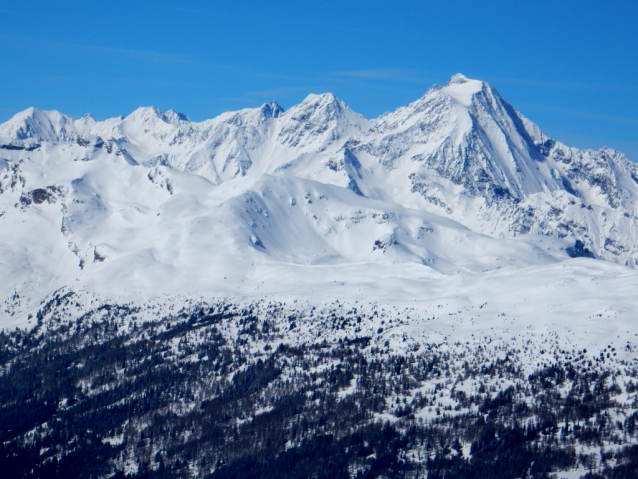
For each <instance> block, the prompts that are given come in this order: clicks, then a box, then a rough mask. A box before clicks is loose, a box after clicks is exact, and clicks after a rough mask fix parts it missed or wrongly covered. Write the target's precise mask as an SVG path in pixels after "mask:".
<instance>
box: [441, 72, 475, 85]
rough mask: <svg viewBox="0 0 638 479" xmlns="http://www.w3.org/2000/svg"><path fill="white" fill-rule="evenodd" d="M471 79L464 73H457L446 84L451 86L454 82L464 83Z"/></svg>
mask: <svg viewBox="0 0 638 479" xmlns="http://www.w3.org/2000/svg"><path fill="white" fill-rule="evenodd" d="M469 81H470V79H469V78H468V77H466V76H465V75H463V74H462V73H457V74H456V75H452V76H451V77H450V79H449V80H448V82H447V83H446V84H445V86H450V85H454V84H462V83H467V82H469Z"/></svg>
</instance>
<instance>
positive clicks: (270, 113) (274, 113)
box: [261, 100, 285, 118]
mask: <svg viewBox="0 0 638 479" xmlns="http://www.w3.org/2000/svg"><path fill="white" fill-rule="evenodd" d="M284 111H285V110H284V109H283V107H282V106H281V105H279V103H277V102H276V101H274V100H273V101H269V102H268V103H264V104H263V105H262V106H261V112H262V113H263V115H264V118H277V117H278V116H279V115H281V114H282V113H283V112H284Z"/></svg>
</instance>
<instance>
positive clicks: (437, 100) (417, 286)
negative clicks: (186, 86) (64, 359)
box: [0, 74, 638, 356]
mask: <svg viewBox="0 0 638 479" xmlns="http://www.w3.org/2000/svg"><path fill="white" fill-rule="evenodd" d="M637 202H638V170H637V169H636V166H635V165H634V164H632V163H630V162H629V161H628V160H627V159H626V158H625V157H624V155H622V154H621V153H618V152H615V151H613V150H610V149H606V148H605V149H602V150H600V151H592V150H578V149H575V148H569V147H567V146H565V145H562V144H561V143H559V142H556V141H554V140H551V139H549V138H547V137H546V136H544V135H543V134H542V133H541V132H540V130H539V128H538V127H537V126H536V125H534V124H533V123H531V122H530V121H529V120H527V119H526V118H525V117H524V116H523V115H522V114H520V113H519V112H517V111H516V110H515V109H514V108H513V107H511V106H510V105H509V104H507V103H506V102H505V101H503V100H502V99H501V97H500V96H499V95H498V93H497V92H496V90H494V89H493V88H492V87H491V86H490V85H488V84H487V83H485V82H481V81H478V80H469V79H467V78H465V77H464V76H463V75H460V74H459V75H455V76H454V77H452V78H451V79H450V81H449V82H448V84H447V85H445V86H444V87H438V86H433V87H432V88H431V89H430V90H428V92H427V93H426V94H425V95H424V96H423V97H422V98H420V99H418V100H417V101H415V102H413V103H411V104H409V105H407V106H405V107H402V108H399V109H397V110H395V111H393V112H389V113H386V114H384V115H382V116H381V117H379V118H377V119H374V120H367V119H365V118H363V117H362V116H361V115H358V114H357V113H355V112H353V111H352V110H351V109H350V108H348V107H347V106H346V105H345V104H344V103H343V102H342V101H340V100H338V99H336V98H335V97H334V96H333V95H332V94H323V95H310V96H308V97H307V98H306V99H305V100H304V101H303V102H302V103H301V104H299V105H296V106H293V107H292V108H290V109H289V110H287V111H284V110H283V109H282V108H281V107H280V106H279V105H277V104H276V103H275V102H271V103H267V104H265V105H263V106H262V107H260V108H256V109H244V110H240V111H238V112H227V113H224V114H222V115H220V116H219V117H217V118H213V119H211V120H206V121H203V122H200V123H196V122H192V121H190V120H189V119H188V117H186V116H185V115H183V114H180V113H176V112H174V111H172V110H170V111H168V112H165V113H162V112H161V111H159V110H158V109H157V108H154V107H148V108H139V109H137V110H135V111H134V112H133V113H131V114H130V115H128V116H126V117H120V118H111V119H108V120H105V121H96V120H95V119H93V118H92V117H91V116H90V115H86V116H84V117H82V118H80V119H77V120H74V119H71V118H69V117H67V116H65V115H63V114H61V113H59V112H57V111H43V110H38V109H36V108H30V109H28V110H25V111H24V112H22V113H19V114H17V115H16V116H14V117H13V118H12V119H11V120H9V121H8V122H6V123H4V124H2V125H0V278H1V279H2V281H1V282H0V298H2V299H3V303H2V311H0V327H4V328H13V327H16V326H18V327H27V326H30V325H32V324H33V321H31V319H30V318H29V315H32V314H34V313H35V312H36V311H37V309H38V308H39V307H40V305H41V303H42V302H43V301H44V300H45V299H46V298H49V297H51V295H52V294H53V293H54V292H55V291H56V290H59V289H60V288H64V289H66V290H75V291H83V292H84V293H85V294H86V295H87V297H92V298H101V300H104V301H106V300H111V301H119V302H125V301H137V302H144V301H148V300H149V299H150V298H154V299H153V300H154V301H156V302H157V303H158V304H160V303H161V304H165V303H166V302H167V301H168V302H170V301H171V300H170V299H169V298H172V297H180V298H184V297H192V298H195V297H197V298H199V297H206V298H227V299H228V298H230V299H236V300H237V301H252V300H259V299H260V298H275V299H279V300H285V301H295V300H303V301H307V302H310V303H314V304H323V303H326V302H330V301H333V300H335V299H341V300H345V301H349V302H352V303H354V302H355V301H357V302H359V303H360V304H372V303H374V304H380V305H388V306H389V307H390V306H392V307H397V308H399V307H401V308H405V307H408V306H409V307H410V308H416V309H417V310H419V311H422V312H426V311H430V310H431V309H432V308H436V307H439V306H440V307H441V308H443V307H445V310H446V311H448V310H449V315H448V317H446V316H445V315H442V314H439V315H437V317H436V321H431V322H428V323H427V326H423V325H419V324H420V323H419V324H415V325H413V326H410V327H407V326H406V328H407V329H406V331H408V330H409V331H408V332H409V333H410V334H414V335H420V334H423V331H424V329H423V328H426V330H427V334H428V335H429V336H436V335H440V336H442V337H445V338H448V336H449V337H454V335H456V336H458V337H459V338H465V337H469V336H470V335H472V334H475V333H477V332H478V331H486V330H487V329H488V328H489V329H490V331H494V333H493V334H495V335H497V336H498V337H499V338H501V339H503V340H507V338H508V337H510V336H512V337H514V336H516V335H517V334H521V333H522V332H523V331H526V332H529V330H530V328H532V329H533V330H536V331H548V330H550V329H551V330H556V331H561V334H563V336H564V337H565V338H572V337H573V341H574V342H577V343H578V344H583V345H589V346H600V347H604V346H607V345H609V344H611V343H612V342H614V344H615V345H620V346H621V347H624V346H625V345H627V344H630V345H631V344H635V343H636V341H637V338H636V337H635V336H636V333H637V332H638V330H637V328H636V325H637V322H636V319H635V311H637V310H638V296H637V295H635V291H637V290H638V272H637V271H636V270H635V269H632V268H630V267H628V266H631V267H633V266H635V265H636V262H637V259H638V251H637V248H636V245H637V239H638V238H637V237H636V235H637V234H638V233H637V231H638V228H636V216H635V214H636V210H637V208H636V204H637ZM577 240H578V241H580V242H581V243H582V245H583V247H584V248H586V249H588V250H589V251H591V252H592V253H593V255H595V258H584V257H580V258H570V256H569V254H568V252H569V251H570V248H573V247H574V244H575V242H576V241H577ZM485 303H487V305H486V306H484V307H481V308H480V311H479V307H480V306H481V305H484V304H485ZM443 305H445V306H443ZM452 312H453V313H454V316H452ZM423 314H425V313H423ZM428 314H429V313H428ZM501 314H503V315H502V316H501ZM424 324H425V323H424ZM414 328H416V329H418V331H417V330H416V329H415V330H414V331H412V329H414ZM419 328H420V329H419ZM504 338H505V339H504ZM570 341H571V340H570ZM632 347H633V346H632ZM626 351H629V352H626V353H623V354H628V355H629V356H631V355H632V354H633V353H632V351H633V349H631V348H630V349H627V350H626Z"/></svg>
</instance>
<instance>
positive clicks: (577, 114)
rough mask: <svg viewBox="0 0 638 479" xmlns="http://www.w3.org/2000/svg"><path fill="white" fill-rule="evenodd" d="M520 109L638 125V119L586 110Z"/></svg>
mask: <svg viewBox="0 0 638 479" xmlns="http://www.w3.org/2000/svg"><path fill="white" fill-rule="evenodd" d="M518 107H519V108H521V109H523V110H536V111H542V112H546V113H554V114H557V115H563V116H572V117H580V118H584V119H587V120H595V121H604V122H611V123H624V124H628V125H638V118H634V117H629V116H615V115H604V114H600V113H592V112H589V111H585V110H577V109H572V108H560V107H555V106H551V105H539V104H535V103H532V104H521V105H518Z"/></svg>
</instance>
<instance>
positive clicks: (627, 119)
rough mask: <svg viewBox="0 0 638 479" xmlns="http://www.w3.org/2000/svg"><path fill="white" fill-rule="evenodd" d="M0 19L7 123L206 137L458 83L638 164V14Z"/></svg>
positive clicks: (494, 7)
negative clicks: (264, 114) (35, 116)
mask: <svg viewBox="0 0 638 479" xmlns="http://www.w3.org/2000/svg"><path fill="white" fill-rule="evenodd" d="M0 15H1V17H0V18H1V25H2V27H1V29H0V59H1V61H0V121H5V120H6V119H8V118H10V117H11V116H12V115H13V114H14V113H16V112H17V111H20V110H23V109H25V108H28V107H29V106H37V107H39V108H44V109H57V110H60V111H62V112H64V113H67V114H69V115H71V116H73V117H78V116H81V115H83V114H84V113H87V112H90V113H92V114H93V115H94V116H95V117H96V118H98V119H104V118H107V117H111V116H116V115H126V114H128V113H130V112H131V111H132V110H134V109H135V108H136V107H138V106H142V105H155V106H157V107H159V108H160V109H162V110H167V109H169V108H173V109H175V110H178V111H182V112H184V113H186V114H187V115H189V116H190V117H191V118H192V119H193V120H198V121H199V120H203V119H206V118H211V117H213V116H216V115H218V114H219V113H221V112H223V111H226V110H235V109H239V108H244V107H255V106H258V105H260V104H262V103H263V102H266V101H269V100H273V99H274V100H277V101H278V102H279V103H280V104H281V105H282V106H284V107H289V106H291V105H293V104H295V103H298V102H299V101H301V100H302V99H303V98H304V97H305V96H306V95H307V94H309V93H322V92H326V91H331V92H333V93H334V94H335V95H336V96H338V97H339V98H341V99H342V100H344V101H345V102H346V103H348V104H349V105H350V106H351V107H352V108H353V109H354V110H356V111H358V112H360V113H362V114H364V115H365V116H366V117H368V118H372V117H375V116H378V115H379V114H381V113H383V112H384V111H388V110H392V109H394V108H397V107H399V106H401V105H404V104H406V103H408V102H410V101H412V100H415V99H417V98H418V97H420V96H421V95H422V94H423V93H424V92H425V91H426V90H427V88H428V87H429V86H431V85H432V84H433V83H438V84H443V83H445V82H446V81H447V79H448V78H449V77H450V76H451V75H453V74H454V73H457V72H461V73H463V74H464V75H466V76H468V77H471V78H478V79H482V80H486V81H488V82H490V83H491V84H492V85H493V86H495V87H496V88H497V89H498V90H499V92H500V93H501V95H502V96H503V97H504V98H505V99H506V100H507V101H509V102H510V103H511V104H512V105H514V106H515V107H516V108H517V109H519V110H520V111H522V112H523V113H524V114H525V115H526V116H527V117H529V118H530V119H531V120H533V121H534V122H536V123H538V124H539V126H540V127H541V129H542V130H543V131H544V132H545V133H546V134H548V135H550V136H552V137H554V138H556V139H558V140H561V141H563V142H565V143H567V144H569V145H571V146H578V147H590V148H599V147H601V146H603V145H607V146H609V147H612V148H615V149H618V150H621V151H624V152H625V153H627V155H628V156H629V157H630V158H631V159H632V160H634V161H638V0H624V1H618V0H616V1H614V0H608V1H607V2H601V1H599V0H598V1H589V0H580V1H561V0H558V1H556V0H554V1H544V0H543V1H525V2H523V1H516V0H508V1H502V0H492V1H489V2H487V1H484V2H480V1H465V0H462V1H454V2H446V1H443V0H439V1H436V2H431V1H427V0H421V1H414V0H411V1H403V0H395V1H393V2H388V1H383V2H381V1H376V0H368V1H365V2H364V1H352V0H339V1H336V0H335V1H333V0H328V1H322V2H312V1H308V2H297V1H292V0H290V1H287V2H281V1H273V0H271V1H262V2H257V1H251V0H244V1H241V2H240V1H202V0H182V1H180V2H176V1H168V0H148V1H141V2H138V1H126V2H125V1H119V0H111V1H102V0H94V1H74V0H69V1H62V2H55V1H50V0H49V1H29V2H25V1H24V0H21V1H14V0H3V1H2V2H1V3H0Z"/></svg>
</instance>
